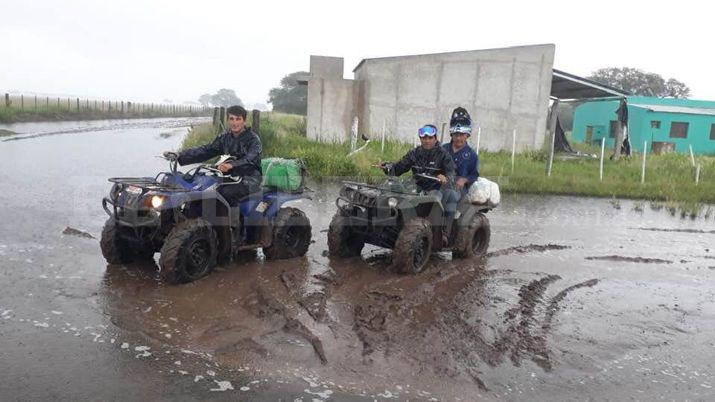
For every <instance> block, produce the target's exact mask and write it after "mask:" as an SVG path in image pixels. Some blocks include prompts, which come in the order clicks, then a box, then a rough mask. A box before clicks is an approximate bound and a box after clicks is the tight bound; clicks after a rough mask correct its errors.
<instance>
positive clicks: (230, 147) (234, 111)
mask: <svg viewBox="0 0 715 402" xmlns="http://www.w3.org/2000/svg"><path fill="white" fill-rule="evenodd" d="M226 113H227V114H228V129H227V130H226V131H225V132H224V133H221V134H220V135H219V136H218V137H216V139H214V140H213V141H212V142H211V143H209V144H206V145H202V146H200V147H196V148H191V149H187V150H185V151H182V152H180V153H179V154H174V153H172V152H165V153H164V156H166V157H172V156H175V157H176V158H177V160H178V162H179V164H180V165H187V164H191V163H198V162H203V161H205V160H206V159H211V158H214V157H216V156H219V155H231V156H233V157H234V158H235V159H234V160H231V161H229V162H225V163H222V164H220V165H219V166H218V169H219V170H220V171H221V172H223V173H225V174H229V175H231V176H241V177H242V178H243V179H242V180H241V182H240V183H238V184H230V185H225V186H222V187H221V188H220V190H219V192H220V193H221V195H223V197H224V198H226V201H228V203H229V204H230V205H231V206H236V205H238V202H239V201H240V200H241V199H242V198H244V197H246V196H247V195H249V194H251V193H255V192H258V191H260V189H261V182H262V179H263V176H262V174H261V152H262V146H261V139H260V138H259V137H258V134H256V133H254V132H253V131H252V130H251V128H250V127H246V115H247V113H246V109H244V108H243V107H242V106H231V107H229V108H228V109H226Z"/></svg>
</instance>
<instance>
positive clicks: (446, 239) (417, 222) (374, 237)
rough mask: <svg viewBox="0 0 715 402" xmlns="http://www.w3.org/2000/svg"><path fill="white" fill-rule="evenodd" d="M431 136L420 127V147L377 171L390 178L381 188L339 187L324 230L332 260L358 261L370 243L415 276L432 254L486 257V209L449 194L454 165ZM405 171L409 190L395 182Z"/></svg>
mask: <svg viewBox="0 0 715 402" xmlns="http://www.w3.org/2000/svg"><path fill="white" fill-rule="evenodd" d="M436 133H437V130H436V128H435V127H434V126H425V127H423V128H422V129H420V131H419V134H420V140H421V141H422V145H421V147H418V148H415V149H413V150H411V151H410V152H409V153H408V154H407V155H406V156H405V157H404V158H403V159H402V160H401V161H400V162H398V163H396V164H392V163H383V164H381V165H379V167H380V168H382V169H383V170H384V171H385V172H386V173H387V174H388V175H389V177H388V179H387V180H386V181H385V182H384V183H382V184H381V185H368V184H364V183H356V182H345V183H344V184H343V187H342V189H341V190H340V195H339V196H338V198H337V200H336V206H337V208H338V210H337V212H336V214H335V216H334V217H333V219H332V221H331V223H330V227H329V230H328V249H329V253H330V254H331V255H333V256H338V257H352V256H358V255H360V252H361V251H362V249H363V247H364V245H365V244H366V243H369V244H373V245H376V246H379V247H385V248H389V249H392V250H393V256H392V262H393V265H394V266H395V267H396V268H397V270H398V271H399V272H402V273H418V272H421V271H422V270H423V269H424V267H425V266H426V264H427V261H428V260H429V256H430V255H431V254H432V253H433V252H435V251H452V256H453V257H454V258H468V257H473V256H483V255H485V254H486V251H487V248H488V246H489V238H490V234H491V233H490V228H489V220H488V219H487V217H486V216H485V215H484V214H485V213H486V212H488V211H489V210H490V209H491V206H489V205H472V204H471V203H470V202H469V201H468V200H467V199H466V197H463V198H462V200H461V201H458V199H459V198H458V194H457V193H456V192H455V191H454V190H453V189H451V177H450V176H453V175H454V162H453V161H452V159H451V157H450V156H449V155H447V154H446V152H445V151H444V150H443V149H442V148H441V147H439V146H437V145H436ZM423 134H424V135H423ZM425 137H431V138H425ZM406 170H412V173H413V177H414V179H415V183H414V184H413V183H411V182H406V181H401V180H399V179H397V178H396V177H395V176H399V175H400V174H402V173H404V172H405V171H406Z"/></svg>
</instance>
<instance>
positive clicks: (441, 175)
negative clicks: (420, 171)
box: [437, 174, 447, 184]
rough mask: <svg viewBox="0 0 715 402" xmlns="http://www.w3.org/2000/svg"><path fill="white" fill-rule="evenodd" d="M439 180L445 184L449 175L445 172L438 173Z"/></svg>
mask: <svg viewBox="0 0 715 402" xmlns="http://www.w3.org/2000/svg"><path fill="white" fill-rule="evenodd" d="M437 180H439V182H440V183H442V184H444V183H446V182H447V176H445V175H443V174H438V175H437Z"/></svg>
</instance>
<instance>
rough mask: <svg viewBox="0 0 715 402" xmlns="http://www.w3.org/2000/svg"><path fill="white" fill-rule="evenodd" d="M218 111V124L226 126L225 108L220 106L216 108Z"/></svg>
mask: <svg viewBox="0 0 715 402" xmlns="http://www.w3.org/2000/svg"><path fill="white" fill-rule="evenodd" d="M218 113H219V125H220V126H221V127H222V128H223V127H226V108H225V107H223V106H221V108H220V109H219V110H218Z"/></svg>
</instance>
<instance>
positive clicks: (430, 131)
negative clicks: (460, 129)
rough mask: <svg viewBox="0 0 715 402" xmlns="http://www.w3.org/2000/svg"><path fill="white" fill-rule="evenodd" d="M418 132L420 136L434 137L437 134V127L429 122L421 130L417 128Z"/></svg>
mask: <svg viewBox="0 0 715 402" xmlns="http://www.w3.org/2000/svg"><path fill="white" fill-rule="evenodd" d="M417 134H418V135H419V136H420V137H434V136H436V135H437V127H435V126H433V125H431V124H427V125H426V126H423V127H422V128H420V129H419V130H417Z"/></svg>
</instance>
